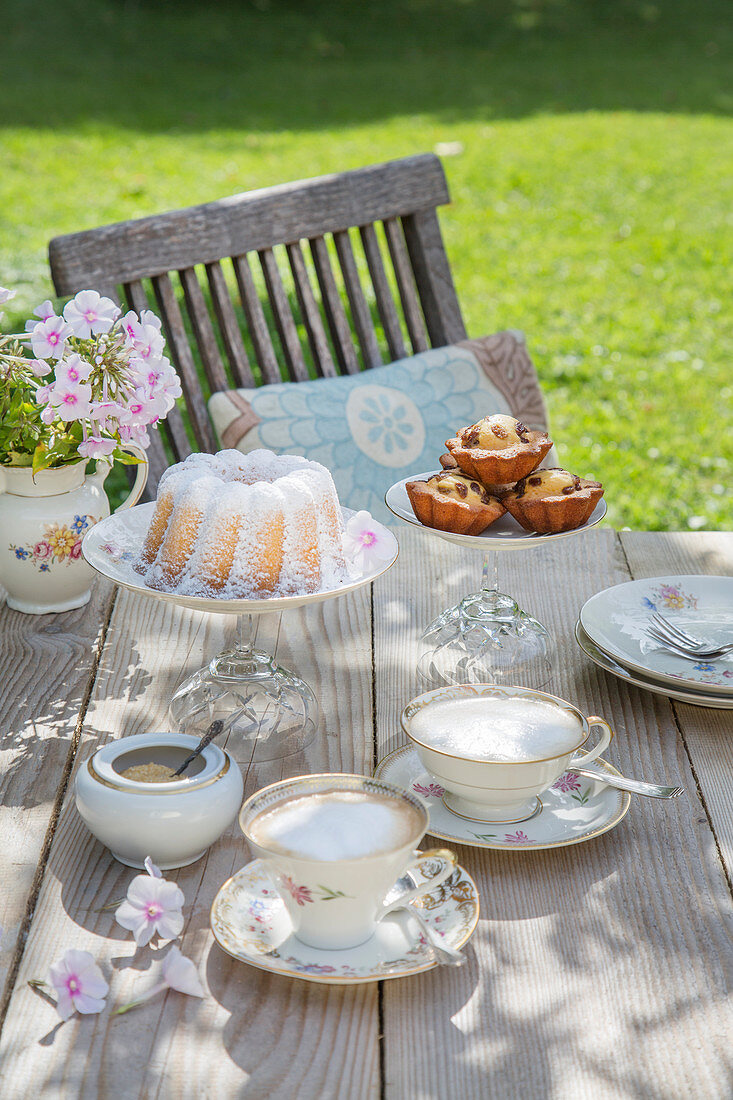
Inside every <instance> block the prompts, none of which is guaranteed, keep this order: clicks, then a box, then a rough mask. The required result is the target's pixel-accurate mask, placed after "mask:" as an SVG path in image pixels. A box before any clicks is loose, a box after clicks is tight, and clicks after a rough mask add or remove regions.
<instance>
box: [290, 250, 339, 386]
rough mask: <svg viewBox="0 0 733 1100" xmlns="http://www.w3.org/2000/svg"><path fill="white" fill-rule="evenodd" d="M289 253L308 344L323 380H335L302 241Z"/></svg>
mask: <svg viewBox="0 0 733 1100" xmlns="http://www.w3.org/2000/svg"><path fill="white" fill-rule="evenodd" d="M287 253H288V259H289V260H290V270H291V271H292V273H293V282H294V283H295V292H296V294H297V295H298V303H299V305H300V312H301V314H302V317H303V320H304V322H305V327H306V332H307V333H308V343H309V344H310V349H311V354H312V355H313V362H314V363H315V366H316V370H317V371H318V373H319V375H321V377H322V378H323V377H326V378H329V377H330V378H334V377H335V375H336V368H335V366H334V365H333V356H332V355H331V348H330V347H329V344H328V338H327V336H326V330H325V328H324V327H323V321H322V320H321V314H320V311H319V309H318V306H317V304H316V299H315V297H314V295H313V288H312V287H311V284H310V279H309V278H308V272H307V270H306V266H305V261H304V259H303V253H302V251H301V247H300V241H296V242H295V244H289V245H287Z"/></svg>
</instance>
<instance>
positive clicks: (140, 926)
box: [115, 857, 186, 947]
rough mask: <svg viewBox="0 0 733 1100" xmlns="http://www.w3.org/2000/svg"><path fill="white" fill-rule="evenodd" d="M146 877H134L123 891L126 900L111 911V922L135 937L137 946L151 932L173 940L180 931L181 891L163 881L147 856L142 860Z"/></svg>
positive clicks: (149, 937) (165, 880)
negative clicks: (119, 925) (113, 921)
mask: <svg viewBox="0 0 733 1100" xmlns="http://www.w3.org/2000/svg"><path fill="white" fill-rule="evenodd" d="M145 869H146V871H147V874H145V875H136V876H135V878H134V879H133V880H132V882H131V883H130V885H129V887H128V889H127V897H126V898H125V900H124V901H123V902H122V904H121V905H120V906H119V908H118V909H117V910H116V912H115V920H116V921H117V923H118V924H121V925H122V927H123V928H127V929H128V931H130V932H132V934H133V936H134V937H135V943H136V944H137V945H138V947H142V946H143V944H146V943H149V942H150V940H151V939H152V938H153V936H154V935H155V933H156V932H157V933H158V935H159V936H160V937H161V938H162V939H164V940H174V939H175V938H176V936H179V935H180V934H181V932H182V931H183V913H182V912H181V909H182V908H183V903H184V901H185V900H186V899H185V898H184V896H183V891H182V890H181V889H180V888H179V887H178V886H176V884H175V882H170V881H169V880H168V879H165V878H163V876H162V875H161V873H160V870H159V869H158V868H157V867H156V866H155V864H154V863H153V862H152V860H151V859H150V857H148V859H146V860H145Z"/></svg>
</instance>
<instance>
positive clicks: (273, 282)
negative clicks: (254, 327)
mask: <svg viewBox="0 0 733 1100" xmlns="http://www.w3.org/2000/svg"><path fill="white" fill-rule="evenodd" d="M259 255H260V263H261V264H262V273H263V275H264V276H265V284H266V286H267V296H268V298H269V299H270V305H271V306H272V311H273V314H274V317H275V324H276V326H277V331H278V334H279V336H280V343H281V345H282V349H283V353H284V355H285V361H286V363H287V367H288V371H289V373H290V376H291V381H293V382H304V381H306V379H307V378H308V368H307V367H306V365H305V359H304V358H303V349H302V347H301V346H300V340H299V339H298V330H297V329H296V327H295V321H294V319H293V311H292V309H291V308H290V302H289V301H288V296H287V294H286V293H285V287H284V286H283V281H282V276H281V275H280V270H279V268H278V266H277V260H276V259H275V254H274V252H273V251H272V250H271V249H265V250H264V251H263V252H260V254H259Z"/></svg>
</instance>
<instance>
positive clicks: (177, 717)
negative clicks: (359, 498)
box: [82, 503, 399, 766]
mask: <svg viewBox="0 0 733 1100" xmlns="http://www.w3.org/2000/svg"><path fill="white" fill-rule="evenodd" d="M154 508H155V504H154V503H149V504H139V505H137V507H135V508H131V509H129V511H126V512H120V513H117V514H114V515H112V516H110V517H109V518H108V519H104V520H102V521H101V522H100V523H98V524H96V526H95V527H92V528H91V529H90V530H89V531H88V532H87V534H86V535H85V537H84V541H83V543H82V553H83V554H84V557H85V558H86V560H87V561H88V562H89V564H90V565H91V566H92V568H93V569H95V570H96V571H97V572H98V573H101V574H102V576H105V577H108V578H109V579H110V580H112V581H114V582H115V584H119V585H121V586H122V587H123V588H128V589H130V591H132V592H137V593H138V594H139V595H142V596H149V597H150V598H151V599H158V600H166V601H167V602H169V603H175V604H178V605H179V606H181V607H187V608H191V609H192V610H194V611H205V612H208V613H209V614H218V615H221V614H224V615H236V616H237V636H236V642H235V644H234V647H233V648H232V649H228V650H225V651H224V652H222V653H219V654H217V655H216V656H215V657H214V658H212V660H211V661H210V662H209V663H208V664H207V665H205V666H204V667H203V668H202V669H199V671H198V672H195V673H194V674H193V676H189V678H188V679H187V680H185V681H184V682H183V683H182V684H181V685H180V687H178V688H177V689H176V691H175V693H174V694H173V698H172V699H171V701H170V707H169V709H170V716H171V720H172V722H173V724H174V728H175V729H176V730H177V731H180V732H181V733H191V734H195V735H197V736H199V737H200V736H202V735H203V734H204V733H205V732H206V730H207V729H208V728H209V726H210V725H211V723H212V722H213V721H215V720H216V719H221V721H222V722H223V723H224V729H225V731H227V732H228V735H229V738H228V743H227V748H228V750H229V752H230V753H231V754H232V756H233V757H234V759H235V760H236V761H237V763H239V764H240V765H242V766H247V765H248V764H251V763H257V762H258V761H263V760H278V759H280V758H282V757H285V756H290V755H292V754H293V753H295V752H299V751H300V750H302V749H304V748H306V747H307V746H308V745H309V744H310V743H311V741H312V740H313V738H314V736H315V733H316V729H317V727H318V716H319V709H318V701H317V699H316V697H315V695H314V693H313V690H312V688H311V687H310V685H309V684H307V683H306V681H305V680H303V679H302V678H301V677H300V676H298V675H297V673H295V672H292V671H290V670H289V669H285V668H282V667H281V666H280V665H278V664H276V663H275V659H274V656H273V655H272V654H270V653H266V652H264V651H263V650H258V649H256V648H255V636H256V631H257V624H258V620H259V617H260V616H261V615H267V614H275V613H277V612H281V611H290V610H294V609H295V608H298V607H304V606H306V605H308V604H315V603H322V602H323V601H325V600H331V599H335V598H336V597H337V596H343V595H346V594H347V593H349V592H354V591H356V589H357V588H361V587H362V586H363V585H365V584H370V583H371V582H372V581H373V580H376V578H377V577H379V576H381V575H382V573H384V572H386V571H387V569H389V568H390V567H391V566H392V565H393V564H394V562H395V561H396V559H397V554H398V550H399V548H398V545H397V539H396V538H395V537H394V535H393V534H392V533H391V532H390V531H388V530H387V529H386V528H381V529H382V531H383V537H384V539H385V543H386V549H387V551H388V553H389V557H387V558H385V560H384V561H383V562H380V563H379V564H378V565H376V566H375V567H373V568H372V569H369V570H367V571H366V572H363V573H356V572H355V571H353V575H352V576H351V577H350V578H349V579H348V580H347V581H345V582H344V583H343V584H341V585H339V586H338V587H336V588H331V589H328V590H327V591H325V592H310V593H305V594H303V595H299V596H286V597H282V598H274V599H261V600H225V599H214V598H210V597H203V596H183V595H180V594H179V593H177V592H159V591H157V590H156V589H153V588H149V587H148V586H147V585H146V584H145V583H144V581H143V579H142V577H141V576H140V574H139V573H136V572H135V570H134V569H133V568H132V563H133V561H135V560H136V559H137V557H138V555H139V553H140V550H141V548H142V545H143V541H144V539H145V535H146V534H147V530H148V527H149V526H150V520H151V518H152V514H153V510H154ZM342 511H343V516H344V521H347V520H348V519H349V518H350V517H351V516H352V515H353V514H354V513H353V512H352V511H350V510H349V509H347V508H344V509H342ZM380 527H381V525H380Z"/></svg>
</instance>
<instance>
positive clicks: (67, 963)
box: [49, 949, 109, 1020]
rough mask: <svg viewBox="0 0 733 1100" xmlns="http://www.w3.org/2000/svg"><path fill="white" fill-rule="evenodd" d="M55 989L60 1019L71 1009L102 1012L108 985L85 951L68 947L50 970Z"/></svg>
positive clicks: (67, 1016) (71, 1010)
mask: <svg viewBox="0 0 733 1100" xmlns="http://www.w3.org/2000/svg"><path fill="white" fill-rule="evenodd" d="M49 977H50V979H51V984H52V985H53V987H54V989H55V990H56V997H57V1002H56V1011H57V1012H58V1014H59V1016H60V1017H61V1019H62V1020H68V1018H69V1017H70V1016H71V1015H73V1013H74V1012H81V1013H83V1014H84V1015H86V1014H88V1013H93V1012H101V1011H102V1009H103V1008H104V998H105V997H106V996H107V994H108V993H109V985H108V984H107V982H106V981H105V979H104V975H103V974H102V971H101V970H100V969H99V967H98V966H97V964H96V962H95V961H94V958H93V957H92V956H91V955H90V954H89V952H88V951H75V950H73V949H71V950H70V951H67V952H66V954H65V955H64V956H63V957H62V958H61V959H59V961H58V962H57V963H54V964H53V966H52V967H51V969H50V971H49Z"/></svg>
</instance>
